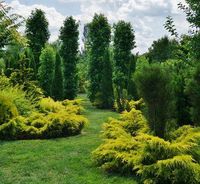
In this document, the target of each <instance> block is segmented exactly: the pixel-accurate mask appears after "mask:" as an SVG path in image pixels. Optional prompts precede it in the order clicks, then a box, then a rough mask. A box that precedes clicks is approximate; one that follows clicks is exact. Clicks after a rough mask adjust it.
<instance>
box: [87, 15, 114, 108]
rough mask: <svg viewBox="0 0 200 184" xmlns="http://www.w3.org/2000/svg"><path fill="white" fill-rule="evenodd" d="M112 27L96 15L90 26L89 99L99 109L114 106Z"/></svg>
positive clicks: (102, 17) (103, 17) (101, 16)
mask: <svg viewBox="0 0 200 184" xmlns="http://www.w3.org/2000/svg"><path fill="white" fill-rule="evenodd" d="M110 39H111V27H110V25H109V23H108V20H107V18H106V17H105V16H104V15H102V14H100V15H97V14H95V16H94V18H93V20H92V22H91V23H90V24H89V34H88V40H89V46H90V59H91V61H90V67H89V79H90V86H89V98H90V100H91V102H93V104H94V105H96V106H97V107H99V108H111V107H112V106H113V87H112V65H111V61H110V54H109V44H110Z"/></svg>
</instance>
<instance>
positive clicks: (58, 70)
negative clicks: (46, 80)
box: [52, 52, 63, 100]
mask: <svg viewBox="0 0 200 184" xmlns="http://www.w3.org/2000/svg"><path fill="white" fill-rule="evenodd" d="M52 96H53V98H54V99H55V100H62V99H63V73H62V65H61V58H60V55H59V53H58V52H57V53H56V61H55V70H54V78H53V84H52Z"/></svg>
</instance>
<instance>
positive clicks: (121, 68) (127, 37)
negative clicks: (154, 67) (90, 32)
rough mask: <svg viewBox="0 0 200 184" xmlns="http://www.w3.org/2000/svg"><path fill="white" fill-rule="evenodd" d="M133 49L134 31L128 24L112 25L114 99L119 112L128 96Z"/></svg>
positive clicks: (121, 22)
mask: <svg viewBox="0 0 200 184" xmlns="http://www.w3.org/2000/svg"><path fill="white" fill-rule="evenodd" d="M133 48H135V36H134V31H133V28H132V26H131V24H130V23H126V22H124V21H119V22H118V23H117V24H116V25H114V76H113V82H114V86H115V98H116V102H117V106H118V110H119V111H123V110H125V102H126V98H127V96H128V94H127V92H128V88H129V78H130V72H131V71H130V66H131V60H132V54H131V51H132V49H133Z"/></svg>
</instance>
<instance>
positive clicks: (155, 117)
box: [0, 1, 200, 136]
mask: <svg viewBox="0 0 200 184" xmlns="http://www.w3.org/2000/svg"><path fill="white" fill-rule="evenodd" d="M187 2H188V6H184V5H182V4H179V8H180V9H182V10H183V11H185V12H186V15H187V20H188V22H189V23H190V24H191V27H192V31H190V32H191V33H190V34H188V35H179V34H178V33H177V31H176V28H175V25H174V22H173V19H172V18H171V17H167V21H166V23H165V28H166V29H167V30H168V31H169V32H170V33H171V35H172V37H170V38H169V37H167V36H165V37H163V38H160V39H158V40H156V41H154V42H153V44H152V45H151V47H150V48H149V50H148V52H146V53H144V54H143V55H139V54H133V53H134V48H135V47H136V42H135V35H134V30H133V27H132V25H131V24H130V22H125V21H123V20H122V21H119V22H117V23H115V24H114V25H113V26H111V25H110V24H109V22H108V20H107V18H106V17H105V16H104V15H103V14H95V15H94V17H93V19H92V21H91V22H90V23H88V24H86V25H85V26H84V32H83V42H84V49H83V50H82V51H81V52H80V51H79V24H78V22H77V21H76V20H75V19H74V18H73V17H72V16H71V17H67V18H66V19H65V21H64V23H63V26H62V27H61V28H60V35H59V39H58V40H57V41H55V42H54V43H48V39H49V36H50V33H49V30H48V21H47V19H46V17H45V13H44V12H43V11H42V10H40V9H35V10H33V11H32V13H31V15H30V16H29V17H28V19H27V20H24V19H23V17H21V16H18V15H12V14H11V13H10V8H9V7H5V8H4V9H2V11H1V15H0V16H1V19H2V23H1V30H2V31H1V35H0V36H1V48H0V56H1V60H0V67H1V74H2V75H6V76H7V77H9V78H10V79H11V81H13V83H14V84H15V85H16V84H20V85H23V86H24V89H26V90H29V91H31V90H34V89H37V86H39V87H41V88H42V90H43V92H44V94H45V96H47V97H48V96H50V97H52V98H54V99H55V100H64V99H70V100H72V99H74V98H75V97H76V96H77V94H78V93H87V94H88V97H89V99H90V101H91V102H92V103H93V105H95V106H96V107H98V108H109V109H114V110H116V111H118V112H122V111H124V110H128V109H129V102H130V101H131V100H138V99H140V98H143V100H144V102H145V108H144V110H143V111H144V113H145V115H146V116H147V117H148V119H149V121H151V122H152V124H153V125H152V126H153V127H155V128H154V129H155V132H157V131H158V132H159V133H157V134H160V136H164V131H165V129H166V127H168V125H167V122H169V121H173V123H172V124H173V126H181V125H185V124H191V125H197V124H198V123H199V122H200V120H199V119H200V118H199V113H200V112H199V111H200V108H199V105H198V104H199V101H200V96H199V90H200V89H199V85H198V84H199V78H198V75H199V67H200V66H199V65H198V60H199V58H200V55H199V54H198V53H199V48H200V44H199V43H200V42H199V16H198V11H199V7H198V3H196V2H193V1H187ZM196 5H197V6H196ZM22 24H24V25H25V27H26V29H25V35H24V36H22V35H21V34H20V33H19V32H18V31H17V28H18V27H19V26H21V25H22ZM154 124H156V126H155V125H154ZM158 124H159V126H158ZM168 128H169V127H168ZM156 129H158V130H156ZM160 131H161V132H162V133H161V132H160Z"/></svg>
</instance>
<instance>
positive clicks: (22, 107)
mask: <svg viewBox="0 0 200 184" xmlns="http://www.w3.org/2000/svg"><path fill="white" fill-rule="evenodd" d="M0 94H1V99H4V102H5V100H6V99H7V100H6V101H10V103H12V104H13V105H14V106H15V107H16V108H17V111H18V113H19V115H24V116H27V115H29V114H30V113H31V111H32V110H34V108H35V107H34V105H33V104H32V103H31V101H30V100H28V99H27V98H26V93H25V92H24V91H22V90H21V88H20V87H6V88H4V89H0ZM1 99H0V100H1ZM1 103H3V101H2V102H1ZM2 113H3V112H2ZM1 115H2V114H1Z"/></svg>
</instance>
